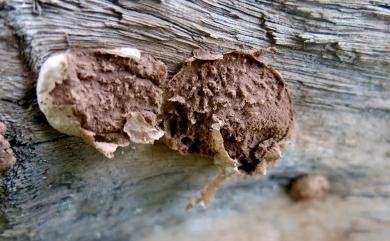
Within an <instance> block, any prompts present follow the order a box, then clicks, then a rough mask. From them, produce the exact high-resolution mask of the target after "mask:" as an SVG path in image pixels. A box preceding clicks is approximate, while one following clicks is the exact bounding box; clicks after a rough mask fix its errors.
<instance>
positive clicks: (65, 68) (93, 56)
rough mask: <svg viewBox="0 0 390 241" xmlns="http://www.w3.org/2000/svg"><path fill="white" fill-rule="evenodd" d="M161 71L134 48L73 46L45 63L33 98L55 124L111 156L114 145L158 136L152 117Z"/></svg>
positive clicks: (158, 63) (163, 72)
mask: <svg viewBox="0 0 390 241" xmlns="http://www.w3.org/2000/svg"><path fill="white" fill-rule="evenodd" d="M126 50H129V51H127V52H135V54H134V53H130V54H127V53H126ZM126 54H127V55H126ZM166 74H167V73H166V67H165V65H164V64H163V63H162V62H161V61H157V60H155V59H154V58H152V57H151V56H148V55H145V54H142V55H140V54H139V52H138V51H137V50H134V49H130V48H127V49H126V48H119V49H108V50H99V49H97V50H82V49H72V50H68V51H67V52H66V53H63V54H58V55H55V56H53V57H50V58H49V59H48V60H47V61H46V62H45V64H44V66H43V67H42V69H41V71H40V76H39V79H38V85H37V93H38V94H37V95H38V101H39V105H40V107H41V109H42V111H43V112H44V113H45V115H46V117H47V119H48V121H49V122H50V123H51V124H52V125H53V126H54V127H55V128H57V129H59V130H60V131H61V132H63V133H65V134H69V135H74V136H80V137H83V139H84V140H85V141H86V142H87V143H91V144H93V145H94V146H95V147H96V148H97V149H98V150H99V151H101V152H102V153H103V154H105V155H106V156H108V157H112V152H113V151H115V149H116V147H115V146H127V145H128V144H129V143H130V141H132V142H137V143H153V141H154V140H155V139H158V138H160V137H161V135H160V134H159V132H162V131H159V130H158V128H157V123H158V119H157V118H158V115H159V114H160V111H161V104H162V89H161V86H162V85H163V84H164V82H165V78H166ZM53 76H56V77H53ZM141 125H143V126H144V128H143V129H141V128H142V127H143V126H142V127H141ZM145 131H149V132H151V133H157V134H156V135H157V137H154V136H151V137H149V136H147V134H145V133H143V132H145ZM134 132H136V133H134ZM113 145H115V146H114V147H112V146H113Z"/></svg>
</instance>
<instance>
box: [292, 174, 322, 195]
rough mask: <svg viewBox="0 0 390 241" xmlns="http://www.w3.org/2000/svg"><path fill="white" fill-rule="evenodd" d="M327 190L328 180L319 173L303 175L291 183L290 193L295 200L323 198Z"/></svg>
mask: <svg viewBox="0 0 390 241" xmlns="http://www.w3.org/2000/svg"><path fill="white" fill-rule="evenodd" d="M328 191H329V181H328V179H327V178H326V177H324V176H321V175H304V176H301V177H298V178H297V179H296V180H294V181H293V182H292V183H291V189H290V194H291V196H292V198H294V199H295V200H297V201H300V200H313V199H323V198H324V197H325V196H326V195H327V194H328Z"/></svg>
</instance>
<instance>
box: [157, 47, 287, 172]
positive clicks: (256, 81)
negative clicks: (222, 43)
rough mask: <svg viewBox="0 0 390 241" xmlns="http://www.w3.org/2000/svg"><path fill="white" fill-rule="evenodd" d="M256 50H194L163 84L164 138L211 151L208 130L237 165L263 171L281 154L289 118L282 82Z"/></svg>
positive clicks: (175, 146) (213, 151) (203, 151)
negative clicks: (221, 52) (217, 136)
mask: <svg viewBox="0 0 390 241" xmlns="http://www.w3.org/2000/svg"><path fill="white" fill-rule="evenodd" d="M260 53H261V52H259V51H233V52H230V53H227V54H225V55H223V56H222V55H217V56H216V55H210V54H208V53H202V52H200V53H199V52H198V53H196V54H195V56H194V57H192V58H191V59H190V60H189V61H188V62H187V63H185V64H184V66H183V67H182V68H181V70H180V71H179V72H178V73H177V74H176V75H175V76H174V77H173V78H172V79H171V80H169V82H168V84H167V89H166V98H167V103H166V104H165V107H164V114H165V117H164V121H165V130H166V134H165V137H164V138H165V140H166V143H167V144H168V145H169V146H170V147H171V148H173V149H176V150H179V151H180V152H182V153H187V152H192V153H200V154H205V155H211V156H214V155H216V154H217V153H220V152H221V148H219V149H218V148H215V145H213V144H212V143H213V141H212V139H215V135H212V133H213V131H212V130H214V131H215V130H217V131H219V132H220V134H221V136H222V141H223V146H224V150H225V151H226V152H227V154H228V156H229V157H230V158H231V159H232V160H234V161H235V162H237V165H238V166H237V167H238V169H239V170H240V171H242V172H244V173H247V174H250V175H254V174H257V173H263V172H265V168H266V166H267V165H272V164H273V163H274V162H275V161H276V160H278V159H279V158H280V157H281V151H280V149H281V148H282V147H284V146H285V144H286V141H288V139H289V138H290V134H291V131H292V128H293V123H294V111H293V107H292V102H291V97H290V94H289V92H288V90H287V87H286V83H285V81H284V80H283V78H282V77H281V76H280V74H279V73H278V72H277V71H276V70H274V69H273V68H272V67H270V66H269V65H268V64H266V63H265V62H263V61H261V60H260V58H259V54H260Z"/></svg>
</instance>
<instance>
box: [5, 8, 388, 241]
mask: <svg viewBox="0 0 390 241" xmlns="http://www.w3.org/2000/svg"><path fill="white" fill-rule="evenodd" d="M0 9H1V10H0V14H1V15H0V16H1V21H0V33H1V35H0V36H1V38H0V60H1V62H0V73H1V76H0V78H1V80H0V81H1V85H0V121H2V122H5V123H6V124H7V125H8V133H7V137H8V138H9V139H10V140H11V143H12V144H13V147H14V150H15V152H16V154H17V157H18V164H17V165H16V166H15V167H13V168H12V169H11V170H9V171H8V172H7V173H5V174H3V175H2V176H1V177H0V187H1V188H0V202H1V204H0V206H1V213H2V214H1V215H0V240H157V239H159V240H194V239H196V240H215V239H222V238H223V239H224V240H302V239H310V240H386V238H388V237H389V235H390V233H389V230H390V208H389V205H388V203H390V175H389V171H388V170H390V121H389V120H390V79H389V76H390V57H389V56H390V54H389V53H390V42H389V39H390V27H389V26H390V10H389V9H390V4H389V3H388V2H387V1H384V0H383V1H348V2H345V1H341V0H332V1H321V0H315V1H249V0H242V1H225V0H222V1H214V0H208V1H206V0H204V1H173V0H172V1H170V0H165V1H122V0H119V1H86V0H77V1H76V0H68V1H59V0H39V1H38V0H36V1H27V0H26V1H24V0H10V1H0ZM80 46H81V47H118V46H134V47H137V48H139V49H141V50H142V51H145V52H148V53H150V54H152V55H154V56H155V57H157V58H159V59H161V60H162V61H164V62H165V63H166V64H167V65H168V69H169V72H170V74H173V73H174V72H175V71H176V69H177V68H178V67H179V66H180V63H181V62H182V61H183V60H185V59H186V58H187V57H188V56H189V55H190V53H191V51H192V50H193V49H195V48H198V47H202V48H207V49H210V50H214V51H220V52H224V51H228V50H231V49H235V48H260V47H271V46H272V47H277V48H278V53H277V54H275V55H273V56H264V58H265V59H267V60H268V61H269V62H270V63H271V64H272V65H273V66H275V68H277V69H278V70H279V71H280V72H281V73H282V75H283V76H284V77H285V79H286V80H287V82H288V84H289V87H290V88H291V90H292V92H293V96H294V102H295V105H296V109H297V131H296V134H295V137H294V140H293V142H292V143H291V145H290V146H289V147H288V149H287V151H286V152H285V153H284V158H283V160H282V161H280V162H279V163H278V164H277V166H276V167H275V168H273V169H272V170H271V171H270V172H269V174H268V175H267V176H266V177H255V178H248V177H235V178H233V179H232V180H230V181H229V182H228V183H226V185H225V186H223V187H222V189H221V190H220V191H218V192H217V194H216V200H215V201H214V202H213V203H212V204H211V206H210V207H209V208H208V209H206V210H203V209H202V208H196V209H195V210H193V212H191V213H186V212H185V211H184V208H185V205H186V204H187V201H188V200H189V199H190V198H191V197H194V196H196V195H197V194H198V191H199V190H200V189H201V187H202V186H203V185H204V184H205V183H206V182H207V180H210V178H211V177H212V176H213V175H215V173H216V169H215V167H213V165H212V163H211V161H210V160H208V159H204V158H200V157H197V156H184V157H183V156H180V155H179V154H177V153H175V152H173V151H170V150H168V149H167V148H166V147H165V146H164V145H162V144H157V145H154V146H149V145H146V146H133V147H129V148H125V149H120V150H119V152H118V154H117V155H116V158H115V159H114V160H113V161H107V160H105V159H104V158H103V157H102V156H100V155H99V154H98V153H96V152H95V151H94V150H93V149H92V148H91V147H89V146H87V145H85V144H83V143H82V142H81V141H80V140H79V139H77V138H73V137H67V136H64V135H61V134H59V133H58V132H56V131H55V130H53V129H52V128H51V127H50V126H49V125H48V124H47V122H46V121H45V118H44V116H43V115H42V114H41V113H40V112H39V110H38V108H37V104H36V100H35V94H34V81H35V79H36V73H37V71H38V70H39V67H40V65H41V64H42V62H43V61H44V60H45V59H46V58H47V57H48V56H49V55H50V54H52V53H54V52H56V51H61V50H66V49H67V48H70V47H80ZM304 173H315V174H322V175H325V176H327V177H328V178H329V180H330V185H331V195H330V196H329V197H328V198H327V199H326V200H324V201H315V202H310V203H294V202H293V201H292V200H290V199H289V197H288V196H287V195H286V188H287V186H288V184H289V182H290V181H291V180H292V179H293V178H295V177H297V176H299V175H301V174H304Z"/></svg>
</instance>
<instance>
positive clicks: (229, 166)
mask: <svg viewBox="0 0 390 241" xmlns="http://www.w3.org/2000/svg"><path fill="white" fill-rule="evenodd" d="M269 51H271V50H269V49H259V50H254V51H243V50H237V51H232V52H229V53H226V54H224V55H215V54H210V53H209V52H207V51H205V50H196V51H194V53H193V57H191V58H190V59H188V60H187V61H186V62H185V63H184V65H183V66H182V68H181V69H180V70H179V71H178V72H177V73H176V74H175V75H174V76H173V77H172V79H170V80H169V81H167V82H166V81H165V80H166V76H167V71H166V67H165V65H164V64H163V63H162V62H160V61H157V60H155V59H153V58H152V57H151V56H148V55H141V54H140V52H139V51H138V50H136V49H131V48H121V49H109V50H102V49H95V50H80V49H78V50H69V51H67V52H64V53H61V54H57V55H55V56H53V57H50V58H49V59H48V60H47V61H46V62H45V64H44V65H43V66H42V69H41V71H40V75H39V79H38V85H37V93H38V102H39V106H40V108H41V110H42V112H43V113H44V114H45V115H46V117H47V119H48V121H49V123H50V124H51V125H52V126H53V127H54V128H56V129H58V130H59V131H61V132H63V133H66V134H69V135H73V136H79V137H82V138H83V139H84V140H85V141H86V142H87V143H90V144H92V145H93V146H95V148H96V149H98V150H99V151H100V152H102V153H103V154H104V155H106V156H107V157H112V156H113V152H114V151H115V150H116V148H117V147H118V146H126V145H128V144H129V143H130V142H136V143H153V141H154V140H157V139H159V138H160V137H163V140H164V142H165V143H166V144H167V145H168V146H169V147H170V148H172V149H174V150H178V151H179V152H180V153H184V154H185V153H197V154H203V155H207V156H210V157H213V158H214V162H215V164H216V165H218V166H219V167H220V169H221V173H220V174H219V175H218V176H217V177H215V178H214V180H213V181H212V182H211V183H210V184H209V185H207V186H206V187H205V188H204V190H203V192H202V194H203V196H202V198H201V199H200V200H197V201H196V203H199V202H202V203H204V204H205V205H207V203H208V202H209V201H210V200H211V198H212V195H213V193H214V192H215V190H216V189H217V188H218V186H219V185H220V184H221V183H222V182H223V181H224V180H225V179H226V178H227V177H229V176H230V175H232V174H235V173H244V174H247V175H256V174H263V175H264V174H265V173H266V170H267V167H269V166H272V165H273V164H274V163H275V162H276V161H277V160H278V159H280V158H281V149H282V148H283V147H284V146H285V145H286V143H287V141H288V140H289V139H290V136H291V132H292V129H293V127H294V110H293V105H292V101H291V97H290V94H289V91H288V90H287V84H286V82H285V81H284V80H283V78H282V77H281V75H280V74H279V73H278V72H277V71H276V70H275V69H273V68H272V67H271V66H269V65H268V64H267V63H266V62H264V61H262V60H261V58H260V57H261V54H262V53H264V52H269Z"/></svg>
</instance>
